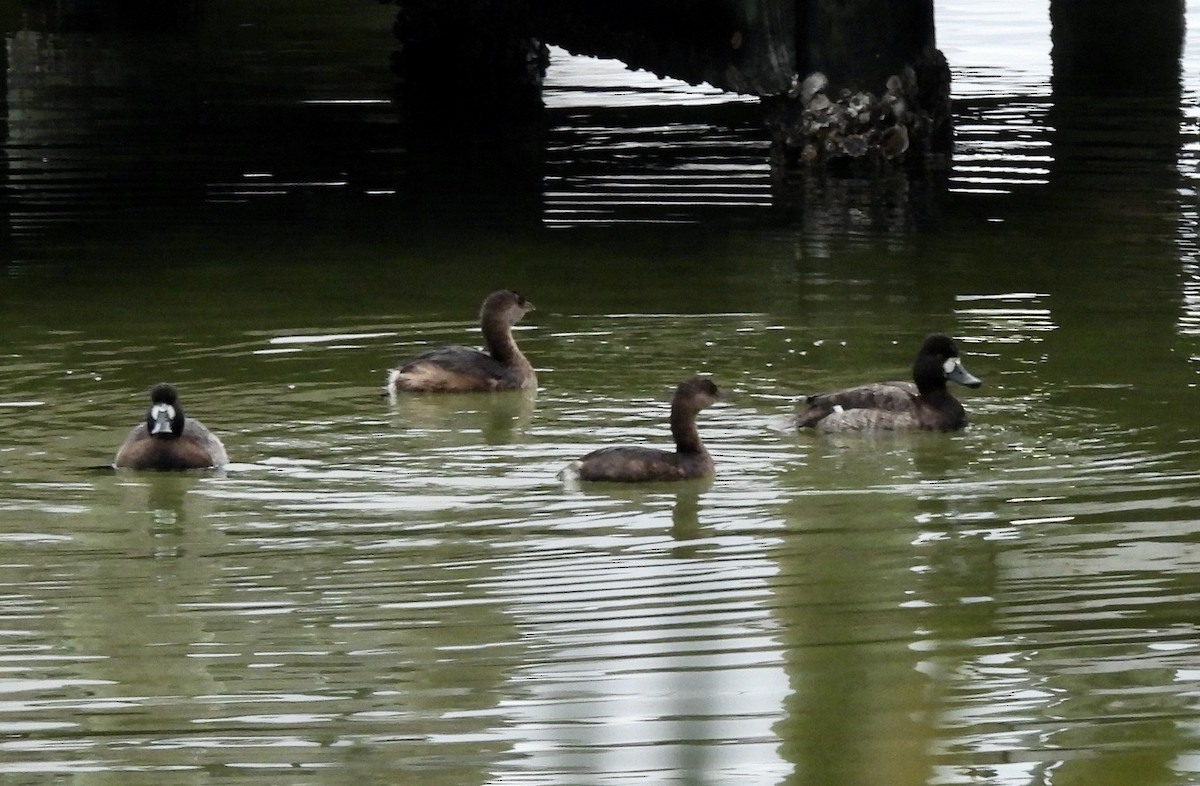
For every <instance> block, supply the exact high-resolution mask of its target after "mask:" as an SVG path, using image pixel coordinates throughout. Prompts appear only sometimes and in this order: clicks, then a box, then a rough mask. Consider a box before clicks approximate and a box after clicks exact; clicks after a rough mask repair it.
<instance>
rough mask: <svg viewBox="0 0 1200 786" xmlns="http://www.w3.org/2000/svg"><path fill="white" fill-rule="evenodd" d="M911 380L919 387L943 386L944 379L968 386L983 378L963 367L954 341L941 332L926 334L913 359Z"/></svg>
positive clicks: (979, 383)
mask: <svg viewBox="0 0 1200 786" xmlns="http://www.w3.org/2000/svg"><path fill="white" fill-rule="evenodd" d="M913 380H914V381H915V382H916V383H917V387H918V388H921V389H932V388H945V387H946V380H950V381H951V382H957V383H958V384H960V385H965V386H966V387H969V388H977V387H979V386H980V385H982V384H983V380H981V379H979V377H976V376H974V375H973V374H971V373H970V372H969V371H967V370H966V368H964V367H963V364H962V358H960V357H959V355H958V347H956V346H954V341H953V340H952V339H951V338H950V337H949V336H946V335H943V334H941V333H934V334H932V335H930V336H928V337H927V338H926V339H925V342H924V343H923V344H921V349H920V351H919V352H917V359H916V360H914V361H913Z"/></svg>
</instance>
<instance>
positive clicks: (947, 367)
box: [942, 358, 958, 374]
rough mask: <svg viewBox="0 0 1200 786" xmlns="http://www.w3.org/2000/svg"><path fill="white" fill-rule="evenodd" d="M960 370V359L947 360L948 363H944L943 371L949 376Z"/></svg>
mask: <svg viewBox="0 0 1200 786" xmlns="http://www.w3.org/2000/svg"><path fill="white" fill-rule="evenodd" d="M956 368H958V358H946V362H944V363H942V371H944V372H946V373H947V374H949V373H950V372H952V371H954V369H956Z"/></svg>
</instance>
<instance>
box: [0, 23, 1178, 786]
mask: <svg viewBox="0 0 1200 786" xmlns="http://www.w3.org/2000/svg"><path fill="white" fill-rule="evenodd" d="M206 8H208V13H206V14H204V15H202V17H200V18H198V19H196V20H194V22H195V24H194V26H189V25H185V26H182V27H177V28H174V29H173V32H172V34H171V36H168V37H166V38H159V37H155V36H153V35H149V34H148V33H147V32H146V31H140V32H139V31H125V32H120V33H111V34H96V35H90V36H81V35H79V34H73V33H47V32H45V31H40V30H25V29H21V30H18V29H17V28H19V27H21V25H20V24H17V23H15V22H14V23H12V29H11V30H10V34H9V35H8V37H7V50H6V51H7V56H8V60H7V63H8V80H7V84H8V99H9V103H8V113H7V126H6V131H7V135H8V136H7V154H8V157H7V162H8V164H7V170H6V177H7V182H8V185H9V200H8V202H7V203H6V210H7V211H8V219H9V220H8V222H7V223H8V228H7V231H8V233H9V237H8V238H6V242H7V246H6V251H7V253H6V256H5V267H4V270H5V272H6V273H7V275H6V276H5V278H4V280H3V284H2V285H0V336H3V341H4V344H3V346H0V437H2V438H0V565H3V571H0V668H2V673H0V731H2V732H3V735H0V773H3V776H4V779H5V782H6V783H7V782H10V781H11V782H12V783H35V782H43V781H44V780H45V779H46V778H51V779H59V780H62V779H64V778H65V779H70V780H82V779H85V778H86V779H89V780H90V781H93V782H98V783H113V784H118V783H119V784H127V783H162V782H165V781H167V782H171V783H180V784H192V783H197V784H198V783H204V782H209V781H212V780H214V779H219V780H221V781H223V782H227V783H231V784H242V783H247V784H248V783H261V782H264V779H265V781H267V782H285V781H287V782H290V781H294V780H296V779H298V778H299V779H304V780H311V779H316V780H318V781H320V782H321V783H329V784H342V783H355V784H361V783H395V782H397V781H398V780H399V781H401V782H403V781H405V780H411V779H415V778H420V779H421V780H422V781H424V782H428V783H431V784H442V783H444V784H454V785H455V786H461V784H471V783H478V784H484V783H514V784H515V783H521V784H526V783H547V784H560V783H561V784H568V783H588V784H625V783H632V782H639V783H640V782H644V781H645V780H646V779H647V778H650V779H652V780H653V781H654V782H662V783H680V784H685V783H686V784H693V783H705V784H763V783H780V784H789V785H790V784H830V785H831V786H835V785H838V784H847V785H849V784H868V783H869V784H879V783H886V784H925V783H927V784H975V783H989V784H992V783H994V784H1014V785H1018V784H1020V785H1024V784H1042V783H1050V782H1053V783H1056V784H1063V783H1080V784H1084V783H1086V784H1088V785H1089V786H1097V785H1099V786H1104V785H1105V784H1128V783H1187V782H1191V781H1193V780H1195V778H1196V771H1197V769H1198V767H1197V758H1196V755H1195V751H1196V748H1197V740H1198V738H1200V727H1198V724H1197V717H1196V712H1195V707H1196V704H1197V697H1198V696H1200V677H1198V675H1200V672H1198V671H1197V669H1196V653H1197V648H1198V647H1200V632H1198V631H1197V626H1196V622H1195V615H1194V613H1193V610H1194V607H1195V604H1196V601H1197V598H1196V582H1195V575H1196V572H1197V568H1198V561H1200V552H1197V549H1196V547H1195V544H1196V542H1197V540H1198V538H1200V532H1197V528H1196V522H1197V521H1198V520H1200V516H1198V515H1197V509H1198V508H1200V498H1198V497H1197V494H1196V488H1197V480H1198V479H1200V464H1198V463H1197V460H1196V458H1195V453H1196V451H1195V448H1196V446H1197V445H1198V444H1200V434H1198V433H1197V428H1196V423H1195V418H1194V417H1193V415H1192V412H1193V410H1194V393H1195V387H1196V373H1197V368H1198V364H1200V272H1198V265H1200V256H1198V250H1197V240H1196V231H1197V224H1198V220H1197V207H1196V204H1197V203H1196V184H1197V179H1198V177H1200V175H1198V172H1200V170H1198V169H1197V156H1198V154H1200V142H1197V139H1198V134H1200V114H1198V111H1200V110H1197V108H1196V107H1197V106H1200V102H1198V101H1197V100H1196V97H1197V96H1198V95H1200V85H1198V84H1197V83H1196V81H1195V80H1196V78H1197V74H1200V63H1198V61H1197V57H1198V49H1197V47H1196V40H1197V39H1196V31H1197V30H1200V21H1197V22H1196V23H1195V24H1193V25H1192V26H1191V29H1190V31H1189V35H1190V36H1191V37H1190V39H1189V48H1188V49H1187V50H1186V52H1185V61H1184V66H1183V68H1182V71H1181V73H1182V75H1183V81H1182V84H1181V87H1180V90H1181V94H1182V99H1181V100H1180V101H1179V102H1178V105H1179V106H1178V111H1175V109H1176V108H1175V107H1174V106H1172V107H1168V108H1167V109H1166V110H1164V108H1163V107H1162V106H1159V107H1157V108H1156V109H1155V110H1154V112H1153V113H1152V114H1151V115H1150V116H1148V119H1149V121H1152V122H1148V123H1147V124H1146V126H1145V128H1144V129H1143V130H1145V132H1146V134H1148V136H1147V138H1145V139H1143V140H1141V141H1139V140H1138V139H1130V138H1128V137H1127V136H1121V137H1120V139H1119V144H1118V145H1115V149H1114V150H1113V151H1110V150H1104V149H1099V150H1097V148H1096V147H1095V145H1096V144H1097V140H1098V139H1099V140H1100V141H1101V143H1102V142H1103V140H1104V139H1105V138H1108V137H1105V134H1107V133H1110V132H1111V131H1112V129H1111V128H1110V126H1109V125H1108V124H1107V123H1106V122H1102V121H1105V120H1106V119H1105V117H1104V116H1103V112H1101V113H1100V115H1099V116H1097V114H1096V112H1094V111H1088V110H1087V108H1086V107H1082V108H1081V107H1074V108H1073V109H1072V111H1070V112H1066V113H1064V110H1063V107H1062V106H1061V105H1060V104H1062V103H1063V102H1062V101H1060V100H1058V99H1059V98H1061V97H1062V96H1061V95H1057V94H1056V85H1055V84H1053V82H1052V76H1053V63H1052V59H1051V56H1050V54H1051V53H1050V27H1049V15H1048V13H1047V11H1046V9H1045V8H1044V6H1043V5H1042V4H1036V3H1033V4H1026V5H1024V6H1021V7H1019V8H1012V7H1006V8H1005V9H1004V10H1003V11H997V10H995V9H990V8H984V7H982V6H977V5H970V6H968V5H967V4H962V3H949V4H943V5H939V8H938V12H939V23H940V36H939V41H940V44H941V45H942V46H943V48H944V49H945V50H946V53H947V55H948V56H949V58H950V60H951V63H952V65H953V67H954V71H955V90H956V93H957V94H956V104H955V106H956V112H957V113H958V114H957V119H958V131H959V135H958V149H957V153H956V156H955V159H954V162H953V168H952V170H951V172H950V173H949V175H948V178H947V180H946V181H945V182H936V181H931V182H926V183H912V182H909V181H908V180H907V179H904V178H901V179H899V180H898V181H894V182H890V183H888V184H885V186H884V187H875V186H872V185H871V184H865V183H862V182H846V181H836V180H834V181H825V182H818V183H801V184H800V185H799V186H798V188H799V189H800V191H799V192H797V191H796V190H795V189H796V188H797V186H796V184H795V183H794V182H793V183H783V184H781V182H780V179H779V178H778V176H777V175H778V173H772V171H771V170H770V166H769V163H768V161H767V158H766V140H765V137H763V135H762V134H761V130H760V129H759V128H758V127H757V124H756V118H755V108H754V106H753V104H751V103H747V102H745V101H742V100H739V99H737V98H736V97H731V96H728V95H724V94H721V93H719V92H716V91H713V90H710V89H707V88H692V87H688V86H686V85H682V84H679V83H675V82H671V81H659V80H657V79H654V78H652V77H648V76H647V75H644V74H630V73H627V72H625V71H623V70H622V69H620V68H614V67H613V66H612V65H611V64H606V63H599V62H596V61H591V60H587V59H583V58H579V59H576V58H566V57H565V56H563V55H561V53H560V54H559V56H558V57H559V59H560V60H565V63H561V62H560V64H559V65H558V66H557V69H558V70H557V71H552V72H551V75H550V78H549V84H548V86H547V90H546V109H545V112H544V115H543V117H542V118H540V119H539V120H538V123H539V124H540V130H536V129H535V130H534V131H533V132H532V135H531V136H526V135H525V134H524V133H523V132H524V131H528V130H529V129H528V128H525V127H522V129H521V131H522V133H519V134H508V135H506V134H502V133H498V131H497V128H498V126H497V124H495V123H492V122H483V120H484V119H481V122H480V123H479V127H478V128H476V127H474V126H472V125H470V124H467V125H466V126H465V127H455V128H452V129H442V128H439V127H437V126H436V125H435V126H433V127H430V126H429V125H426V126H424V127H422V125H421V118H419V117H416V116H414V114H413V113H411V112H407V113H406V109H411V108H410V107H404V106H401V105H397V104H394V103H393V102H392V96H391V90H392V84H391V78H390V77H389V76H388V75H387V74H386V73H385V72H383V71H382V70H380V68H379V64H380V63H379V61H380V57H379V55H378V53H379V52H386V50H387V48H388V47H390V46H391V43H390V41H389V38H388V31H387V26H388V24H389V23H390V19H391V15H392V13H393V12H394V9H393V8H389V7H388V6H377V5H373V4H371V5H364V6H363V7H361V8H356V9H355V10H354V11H353V12H349V11H347V12H345V13H339V14H332V13H330V12H327V11H326V10H323V8H324V7H322V9H314V8H307V7H304V8H301V7H300V6H295V5H293V6H289V9H288V13H286V14H282V15H281V14H280V13H279V12H278V10H277V9H276V10H272V9H273V8H274V6H273V5H272V4H266V3H256V2H249V3H247V2H238V3H226V2H212V3H209V4H208V5H207V6H206ZM999 14H1003V16H1002V17H1000V16H998V15H999ZM1190 17H1191V18H1192V19H1193V21H1195V17H1196V13H1195V11H1192V12H1190ZM2 18H4V17H3V16H0V19H2ZM1001 21H1002V22H1003V24H1001ZM134 32H137V33H138V34H137V35H136V36H134V37H133V38H132V39H131V38H130V36H131V35H132V34H133V33H134ZM985 33H986V34H985ZM362 36H369V37H370V39H371V40H372V41H375V42H377V44H378V46H377V47H370V46H364V45H362V44H361V41H362V40H363V38H362ZM131 40H132V41H133V42H134V43H135V44H136V45H133V46H131V45H130V44H131ZM197 58H198V59H197ZM181 59H188V62H192V63H198V65H196V66H195V67H194V68H187V69H180V68H178V64H179V63H180V62H181ZM146 69H150V70H146ZM81 74H84V75H87V76H88V77H89V78H88V79H87V80H85V81H83V82H78V81H75V80H78V79H80V78H81V76H80V75H81ZM148 74H149V75H151V76H153V78H150V76H147V75H148ZM298 75H303V77H304V78H303V79H301V78H300V77H299V76H298ZM664 99H670V101H669V103H670V104H671V105H670V106H662V105H661V104H663V103H664ZM159 105H161V107H162V116H161V117H158V116H157V115H151V116H152V117H154V118H155V119H154V122H153V123H149V122H147V121H146V120H145V117H146V115H145V114H144V113H145V112H148V111H150V109H152V108H154V107H156V106H159ZM1145 106H1150V105H1149V104H1147V105H1145ZM181 110H182V111H181ZM160 121H161V122H160ZM1097 129H1101V130H1103V131H1104V134H1100V135H1099V136H1097V135H1096V134H1095V133H1094V132H1095V131H1096V130H1097ZM510 130H511V129H510ZM1117 130H1118V131H1119V130H1120V129H1117ZM448 138H453V139H454V143H453V144H447V142H446V140H447V139H448ZM464 140H466V141H468V142H469V143H470V144H469V146H468V147H466V148H463V147H459V146H458V145H459V143H460V142H462V141H464ZM531 140H532V143H531ZM1101 148H1103V144H1101ZM1093 155H1095V159H1094V160H1095V161H1096V163H1097V165H1096V166H1090V165H1089V161H1092V160H1093V158H1091V156H1093ZM1145 162H1151V163H1152V166H1151V165H1146V163H1145ZM480 167H482V172H483V174H482V175H479V174H478V172H479V171H480ZM514 172H515V173H518V174H517V176H516V177H515V179H508V177H507V175H509V174H512V173H514ZM797 193H799V195H800V197H802V198H801V199H800V200H799V201H789V200H795V199H796V196H797ZM909 197H912V200H911V202H910V201H909ZM898 200H899V201H898ZM914 205H915V206H916V207H914ZM498 286H514V287H516V288H518V289H520V290H522V291H524V292H526V293H527V294H529V295H530V296H531V297H532V299H534V300H535V301H536V302H538V304H539V310H538V311H537V312H535V313H534V314H532V315H530V317H531V318H530V319H529V320H527V322H526V323H522V325H521V326H520V330H521V336H520V341H521V345H522V348H523V349H524V350H525V351H526V352H527V353H528V354H529V356H530V358H531V359H532V360H533V362H534V363H535V365H536V366H537V369H538V372H539V379H540V380H541V382H542V385H543V387H542V389H541V390H539V391H537V393H536V395H522V394H513V395H497V396H442V397H438V396H390V397H389V396H385V395H381V389H382V384H383V380H384V376H385V373H386V370H387V368H388V367H389V366H390V365H391V364H393V363H394V362H395V361H396V360H398V359H399V358H402V357H406V356H409V355H411V354H412V351H413V349H414V347H416V346H418V345H423V344H427V343H433V344H452V343H473V342H475V341H476V340H477V336H478V327H477V324H475V321H474V319H473V318H472V315H473V314H474V313H475V310H476V309H477V307H478V302H479V297H480V293H481V292H487V291H491V290H492V289H495V288H497V287H498ZM931 330H944V331H946V332H949V333H951V334H953V335H955V336H956V337H958V338H959V339H960V347H961V348H962V350H963V352H964V354H965V355H966V357H967V359H968V365H969V366H970V368H971V369H972V370H973V371H974V372H975V373H978V374H979V375H980V376H981V377H982V378H984V380H985V386H984V387H983V388H981V389H979V390H976V391H967V392H964V393H963V394H962V395H961V398H962V400H963V402H964V404H965V406H966V407H967V409H968V411H969V412H970V414H971V418H972V426H971V428H969V429H968V430H966V431H964V432H961V433H957V434H949V435H947V434H916V435H911V434H909V435H905V434H890V435H879V436H874V437H861V436H860V437H853V438H852V437H848V436H841V437H833V438H827V437H821V436H819V435H814V434H808V433H805V434H796V433H793V432H792V431H790V430H789V429H788V427H787V426H786V424H787V422H788V418H789V415H791V414H792V412H793V410H794V406H795V404H796V402H797V401H798V400H799V397H800V396H801V395H803V394H804V393H805V392H810V391H814V390H819V389H826V388H830V387H834V386H840V385H845V384H852V383H856V382H861V381H869V380H876V379H891V378H896V377H903V376H904V375H906V374H907V373H908V367H909V364H910V363H911V359H912V358H911V355H912V351H913V348H914V347H915V346H916V345H917V343H918V342H919V340H920V338H921V337H922V336H923V335H924V334H926V333H928V332H930V331H931ZM693 373H705V374H710V375H712V376H713V377H714V379H716V380H717V381H718V382H719V383H720V385H721V387H722V388H723V389H724V390H727V391H729V395H728V397H727V399H725V400H724V401H723V403H722V404H721V405H720V406H718V407H715V408H713V409H711V410H708V411H707V412H706V413H705V416H704V418H703V421H702V423H701V424H700V427H701V430H702V433H703V436H704V439H705V442H706V444H707V445H708V446H709V447H710V449H711V450H712V452H713V455H714V459H715V461H716V465H717V476H716V478H715V479H713V480H712V481H708V482H702V483H695V484H692V483H685V484H681V485H677V486H672V485H653V486H651V487H647V488H624V487H621V488H608V487H592V486H589V485H586V484H585V485H582V486H580V487H572V486H570V485H568V484H564V483H563V482H562V481H561V480H559V478H558V477H557V473H558V472H559V470H560V469H561V468H562V467H563V466H564V465H565V464H566V463H567V462H568V461H570V460H571V459H573V458H575V457H577V456H579V455H581V454H582V453H584V452H586V451H587V450H590V449H592V448H594V447H599V446H601V445H605V444H613V443H616V442H641V443H645V444H652V445H666V444H668V443H669V433H668V430H667V422H666V421H667V413H668V410H667V403H666V402H667V397H668V395H669V393H670V390H671V389H673V387H674V386H675V385H676V384H677V383H678V381H679V380H680V379H682V378H684V377H685V376H687V375H690V374H693ZM162 379H170V380H172V381H175V382H178V383H179V384H181V385H183V386H184V387H185V388H186V389H187V391H188V401H189V402H190V404H189V407H190V409H191V410H192V411H194V412H195V413H196V414H197V415H198V416H200V417H201V418H203V419H204V420H205V422H206V423H207V424H208V425H209V426H210V427H212V428H213V429H214V430H215V431H217V432H218V433H219V434H220V435H221V437H222V439H223V440H224V442H225V443H226V445H227V447H228V449H229V452H230V455H231V458H232V460H233V462H234V463H233V465H232V466H231V467H230V468H229V470H228V471H227V472H224V473H196V474H189V475H186V476H185V475H172V474H153V473H149V474H136V473H119V474H118V473H113V472H111V471H101V470H97V469H96V467H97V466H100V465H104V464H106V463H107V462H108V461H110V460H111V457H112V454H113V451H114V450H115V448H116V445H117V443H118V442H119V440H120V438H121V437H122V436H123V434H124V432H125V430H126V429H127V428H128V426H129V425H130V424H131V423H132V422H134V421H136V419H137V418H138V417H140V414H141V412H142V407H143V404H142V402H143V401H144V397H145V391H146V390H147V389H148V387H149V386H150V385H151V384H153V383H155V382H158V381H160V380H162Z"/></svg>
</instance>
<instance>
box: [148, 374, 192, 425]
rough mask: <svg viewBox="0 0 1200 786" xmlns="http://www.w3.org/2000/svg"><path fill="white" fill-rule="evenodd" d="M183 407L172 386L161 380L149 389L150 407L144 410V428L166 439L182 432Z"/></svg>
mask: <svg viewBox="0 0 1200 786" xmlns="http://www.w3.org/2000/svg"><path fill="white" fill-rule="evenodd" d="M183 424H184V416H183V407H181V406H179V393H178V392H177V391H176V390H175V388H174V386H172V385H168V384H167V383H165V382H161V383H159V384H157V385H155V386H154V388H153V389H151V391H150V409H149V410H148V411H147V412H146V428H147V429H148V430H149V431H150V436H152V437H161V438H163V439H168V438H171V437H178V436H179V435H180V434H182V433H183Z"/></svg>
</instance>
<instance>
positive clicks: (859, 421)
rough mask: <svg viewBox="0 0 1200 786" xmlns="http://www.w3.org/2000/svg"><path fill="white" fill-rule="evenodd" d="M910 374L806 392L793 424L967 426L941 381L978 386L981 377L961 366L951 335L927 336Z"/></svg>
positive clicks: (832, 428) (835, 428) (824, 427)
mask: <svg viewBox="0 0 1200 786" xmlns="http://www.w3.org/2000/svg"><path fill="white" fill-rule="evenodd" d="M912 376H913V381H912V382H877V383H875V384H870V385H860V386H858V387H852V388H846V389H844V390H837V391H834V392H832V393H822V394H820V395H815V396H808V397H807V399H806V401H805V404H806V406H805V409H804V411H803V412H802V413H800V415H799V417H798V418H797V421H796V424H797V427H798V428H812V429H815V430H817V431H820V432H843V431H957V430H959V429H962V428H964V427H965V426H966V425H967V412H966V410H965V409H964V408H963V405H962V404H961V403H960V402H959V401H958V399H956V398H955V397H954V396H953V395H951V394H950V392H949V391H948V390H947V389H946V382H947V381H950V382H956V383H958V384H960V385H964V386H965V387H968V388H978V387H979V386H980V385H982V384H983V381H982V380H980V379H979V378H978V377H976V376H973V375H972V374H971V373H969V372H968V371H967V369H966V368H965V367H964V366H963V363H962V358H961V357H960V356H959V354H958V348H957V347H956V346H955V345H954V340H953V339H951V338H950V337H949V336H946V335H944V334H942V333H933V334H931V335H929V336H927V337H926V338H925V340H924V341H923V342H922V343H921V348H920V350H918V351H917V357H916V359H915V360H914V361H913V370H912Z"/></svg>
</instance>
